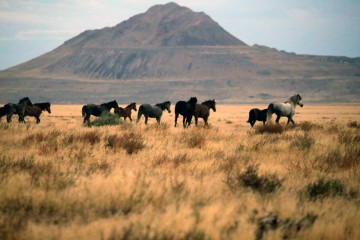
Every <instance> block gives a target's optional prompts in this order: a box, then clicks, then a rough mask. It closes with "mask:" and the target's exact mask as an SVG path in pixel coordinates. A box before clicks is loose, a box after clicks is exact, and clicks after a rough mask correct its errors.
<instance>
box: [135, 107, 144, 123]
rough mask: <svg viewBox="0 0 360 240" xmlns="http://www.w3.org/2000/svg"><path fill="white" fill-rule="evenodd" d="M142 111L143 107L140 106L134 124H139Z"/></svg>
mask: <svg viewBox="0 0 360 240" xmlns="http://www.w3.org/2000/svg"><path fill="white" fill-rule="evenodd" d="M143 111H144V106H143V105H141V106H140V107H139V111H138V115H137V119H136V122H139V120H140V118H141V116H142V115H143Z"/></svg>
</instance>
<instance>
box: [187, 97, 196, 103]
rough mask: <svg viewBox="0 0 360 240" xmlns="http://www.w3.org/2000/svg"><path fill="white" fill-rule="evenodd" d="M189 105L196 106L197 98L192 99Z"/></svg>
mask: <svg viewBox="0 0 360 240" xmlns="http://www.w3.org/2000/svg"><path fill="white" fill-rule="evenodd" d="M188 103H191V104H193V105H195V104H196V103H197V98H196V97H191V98H190V100H189V101H188Z"/></svg>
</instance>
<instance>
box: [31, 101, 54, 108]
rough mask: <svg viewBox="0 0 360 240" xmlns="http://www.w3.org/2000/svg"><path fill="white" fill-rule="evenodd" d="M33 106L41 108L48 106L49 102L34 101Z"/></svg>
mask: <svg viewBox="0 0 360 240" xmlns="http://www.w3.org/2000/svg"><path fill="white" fill-rule="evenodd" d="M34 105H35V106H37V107H40V108H41V109H42V108H46V107H50V106H51V103H49V102H42V103H34Z"/></svg>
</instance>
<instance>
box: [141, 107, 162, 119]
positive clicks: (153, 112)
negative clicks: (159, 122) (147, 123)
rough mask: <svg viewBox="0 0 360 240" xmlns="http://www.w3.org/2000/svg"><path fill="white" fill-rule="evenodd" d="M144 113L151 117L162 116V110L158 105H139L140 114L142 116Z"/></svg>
mask: <svg viewBox="0 0 360 240" xmlns="http://www.w3.org/2000/svg"><path fill="white" fill-rule="evenodd" d="M142 114H144V115H145V116H147V117H150V118H157V117H161V115H162V110H161V108H159V107H157V106H152V105H150V104H142V105H141V106H140V107H139V111H138V116H141V115H142Z"/></svg>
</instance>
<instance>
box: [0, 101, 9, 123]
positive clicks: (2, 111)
mask: <svg viewBox="0 0 360 240" xmlns="http://www.w3.org/2000/svg"><path fill="white" fill-rule="evenodd" d="M9 110H10V107H9V106H8V105H5V106H3V107H0V121H1V118H2V117H3V116H5V115H7V114H8V112H9Z"/></svg>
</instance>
